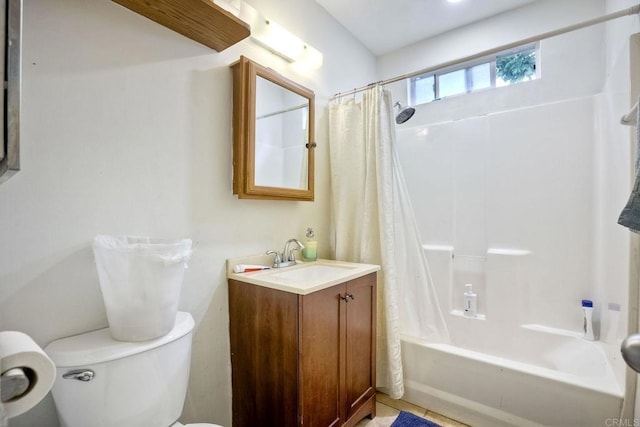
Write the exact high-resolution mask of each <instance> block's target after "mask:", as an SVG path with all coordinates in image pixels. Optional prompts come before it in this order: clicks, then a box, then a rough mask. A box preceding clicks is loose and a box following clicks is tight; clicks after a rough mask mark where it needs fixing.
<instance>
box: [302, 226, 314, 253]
mask: <svg viewBox="0 0 640 427" xmlns="http://www.w3.org/2000/svg"><path fill="white" fill-rule="evenodd" d="M306 236H307V241H306V242H304V249H302V261H315V260H316V259H317V258H318V242H317V241H316V240H315V239H314V238H313V236H314V234H313V228H311V227H309V228H307V233H306Z"/></svg>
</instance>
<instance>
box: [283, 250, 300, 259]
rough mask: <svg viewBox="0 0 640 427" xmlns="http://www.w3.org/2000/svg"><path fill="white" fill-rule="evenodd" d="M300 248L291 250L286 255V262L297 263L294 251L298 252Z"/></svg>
mask: <svg viewBox="0 0 640 427" xmlns="http://www.w3.org/2000/svg"><path fill="white" fill-rule="evenodd" d="M297 250H298V248H293V249H291V250H289V253H288V254H286V257H287V259H286V260H285V261H295V260H296V255H295V254H294V253H293V251H297Z"/></svg>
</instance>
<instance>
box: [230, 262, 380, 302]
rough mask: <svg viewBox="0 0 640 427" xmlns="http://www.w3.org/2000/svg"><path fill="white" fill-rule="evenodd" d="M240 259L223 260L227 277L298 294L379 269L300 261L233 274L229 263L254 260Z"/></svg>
mask: <svg viewBox="0 0 640 427" xmlns="http://www.w3.org/2000/svg"><path fill="white" fill-rule="evenodd" d="M240 261H241V260H240V259H235V260H228V261H227V264H228V270H227V271H228V273H227V277H228V278H230V279H234V280H239V281H242V282H247V283H251V284H254V285H259V286H265V287H268V288H272V289H278V290H282V291H286V292H293V293H296V294H299V295H306V294H309V293H311V292H316V291H319V290H321V289H325V288H328V287H330V286H333V285H337V284H338V283H342V282H346V281H348V280H353V279H356V278H358V277H362V276H365V275H367V274H369V273H373V272H375V271H378V270H380V267H379V266H377V265H373V264H361V263H354V262H342V261H330V260H318V261H314V262H300V263H298V264H296V265H294V266H291V267H284V268H272V269H269V270H262V271H254V272H247V273H233V267H232V265H233V264H234V263H235V264H242V263H254V264H255V263H256V262H255V259H252V260H251V261H253V262H240Z"/></svg>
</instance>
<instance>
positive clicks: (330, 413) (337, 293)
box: [300, 284, 347, 427]
mask: <svg viewBox="0 0 640 427" xmlns="http://www.w3.org/2000/svg"><path fill="white" fill-rule="evenodd" d="M346 289H347V287H346V285H344V284H342V285H337V286H333V287H331V288H327V289H324V290H321V291H318V292H314V293H312V294H308V295H304V296H303V297H301V299H300V325H301V328H300V386H301V387H300V404H301V405H300V406H301V407H300V409H301V410H300V424H301V425H304V426H322V427H326V426H341V425H342V424H343V423H344V416H345V414H344V408H343V404H342V402H343V399H342V393H341V380H342V373H341V369H340V368H341V366H342V363H341V360H340V359H341V358H340V353H341V348H342V345H341V343H342V342H344V333H345V329H344V327H343V326H342V325H343V323H344V319H345V314H346V308H347V307H346V304H345V303H344V302H343V300H341V298H340V297H341V296H344V295H345V293H346Z"/></svg>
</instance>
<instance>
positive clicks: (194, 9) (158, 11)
mask: <svg viewBox="0 0 640 427" xmlns="http://www.w3.org/2000/svg"><path fill="white" fill-rule="evenodd" d="M113 1H114V2H116V3H118V4H120V5H122V6H124V7H126V8H127V9H130V10H132V11H134V12H136V13H139V14H140V15H142V16H145V17H147V18H149V19H151V20H152V21H155V22H157V23H158V24H160V25H163V26H165V27H167V28H170V29H172V30H173V31H175V32H177V33H180V34H182V35H183V36H185V37H188V38H190V39H192V40H195V41H197V42H198V43H202V44H203V45H205V46H208V47H210V48H212V49H215V50H216V51H218V52H220V51H223V50H224V49H226V48H228V47H229V46H232V45H234V44H236V43H238V42H239V41H240V40H242V39H245V38H247V37H249V34H250V29H249V25H247V24H246V23H245V22H244V21H242V20H240V19H239V18H237V17H236V16H234V15H233V14H231V13H229V12H227V11H226V10H224V9H223V8H221V7H220V6H218V5H217V4H214V3H213V0H153V1H149V0H113Z"/></svg>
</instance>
